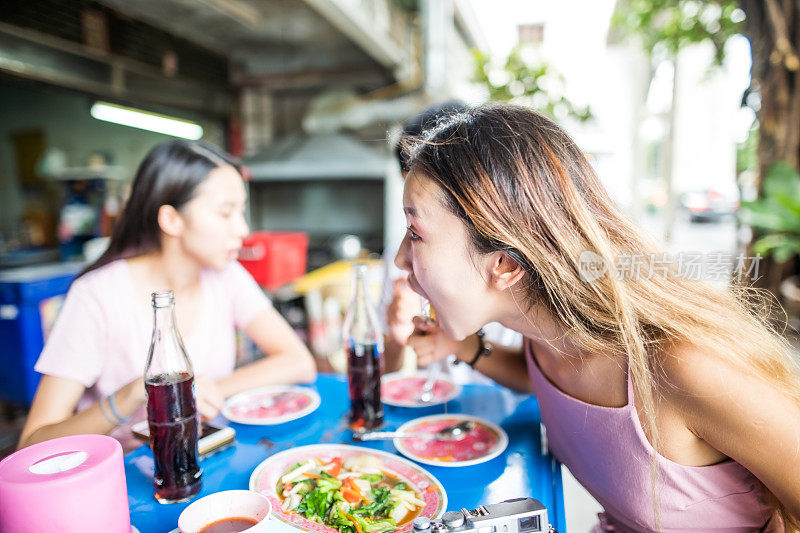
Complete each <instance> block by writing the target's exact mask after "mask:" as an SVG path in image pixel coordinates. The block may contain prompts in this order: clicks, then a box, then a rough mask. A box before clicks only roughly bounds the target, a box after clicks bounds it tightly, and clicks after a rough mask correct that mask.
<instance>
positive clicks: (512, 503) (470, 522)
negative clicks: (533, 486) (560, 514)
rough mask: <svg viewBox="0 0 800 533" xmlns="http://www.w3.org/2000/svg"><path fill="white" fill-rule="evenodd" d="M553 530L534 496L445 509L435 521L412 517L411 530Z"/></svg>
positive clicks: (482, 532) (494, 532)
mask: <svg viewBox="0 0 800 533" xmlns="http://www.w3.org/2000/svg"><path fill="white" fill-rule="evenodd" d="M451 531H474V532H476V533H537V532H544V533H550V532H553V533H555V530H554V529H553V526H551V525H550V522H549V521H548V520H547V509H546V508H545V506H544V505H542V504H541V502H539V501H538V500H534V499H533V498H516V499H513V500H506V501H504V502H501V503H493V504H490V505H481V506H479V507H478V508H477V509H473V510H471V511H468V510H467V509H461V510H460V511H448V512H446V513H444V514H443V515H442V518H440V519H438V520H431V519H430V518H428V517H427V516H418V517H417V518H415V519H414V528H413V532H414V533H450V532H451Z"/></svg>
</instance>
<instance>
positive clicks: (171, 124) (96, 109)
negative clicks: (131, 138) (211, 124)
mask: <svg viewBox="0 0 800 533" xmlns="http://www.w3.org/2000/svg"><path fill="white" fill-rule="evenodd" d="M89 113H90V114H91V115H92V116H93V117H94V118H96V119H97V120H104V121H106V122H113V123H114V124H121V125H123V126H130V127H131V128H139V129H141V130H147V131H154V132H156V133H163V134H164V135H172V136H173V137H181V138H183V139H189V140H192V141H196V140H197V139H199V138H201V137H202V136H203V128H202V127H201V126H200V124H196V123H194V122H190V121H188V120H181V119H177V118H172V117H168V116H166V115H159V114H158V113H151V112H149V111H142V110H140V109H133V108H132V107H124V106H121V105H116V104H109V103H108V102H95V103H94V105H92V109H91V110H90V111H89Z"/></svg>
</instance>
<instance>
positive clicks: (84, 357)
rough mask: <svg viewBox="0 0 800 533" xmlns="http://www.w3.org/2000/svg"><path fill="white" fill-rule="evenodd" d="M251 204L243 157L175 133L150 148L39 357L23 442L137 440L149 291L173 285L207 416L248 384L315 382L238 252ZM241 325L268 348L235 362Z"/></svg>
mask: <svg viewBox="0 0 800 533" xmlns="http://www.w3.org/2000/svg"><path fill="white" fill-rule="evenodd" d="M245 202H246V193H245V188H244V183H243V181H242V176H241V174H240V171H239V167H238V166H237V164H236V163H235V162H234V160H233V159H232V158H231V157H230V156H229V155H227V154H225V153H224V152H222V151H220V150H218V149H217V148H215V147H213V146H211V145H208V144H204V143H192V142H185V141H170V142H166V143H164V144H161V145H159V146H157V147H156V148H154V149H153V150H152V151H151V152H150V153H149V154H148V156H147V157H146V158H145V160H144V161H143V162H142V164H141V166H140V167H139V170H138V171H137V174H136V178H135V179H134V182H133V185H132V188H131V194H130V199H129V200H128V203H127V205H126V208H125V211H124V213H123V214H122V217H121V219H120V220H119V222H118V223H117V225H116V226H115V228H114V233H113V236H112V238H111V243H110V245H109V247H108V250H107V251H106V252H105V253H104V254H103V255H102V256H101V257H100V259H98V260H97V261H96V262H95V263H94V264H92V265H91V266H89V267H88V268H87V269H86V270H85V271H84V272H83V273H82V274H81V275H80V276H79V277H78V278H77V279H76V280H75V281H74V282H73V284H72V286H71V287H70V290H69V292H68V293H67V298H66V300H65V302H64V306H63V308H62V310H61V313H60V314H59V317H58V319H57V321H56V324H55V327H54V328H53V331H52V333H51V335H50V337H49V338H48V341H47V344H46V345H45V348H44V350H43V351H42V354H41V356H40V358H39V361H38V362H37V364H36V370H37V371H39V372H41V373H42V374H43V376H42V379H41V382H40V383H39V388H38V390H37V392H36V396H35V398H34V400H33V405H32V406H31V410H30V413H29V415H28V419H27V422H26V424H25V427H24V428H23V431H22V436H21V438H20V443H19V446H20V447H24V446H28V445H30V444H33V443H35V442H39V441H43V440H47V439H52V438H55V437H60V436H63V435H71V434H78V433H109V434H111V435H113V436H115V437H116V438H118V439H119V440H120V441H121V442H122V443H123V445H124V446H125V448H126V449H131V448H133V447H135V446H136V442H135V440H133V437H132V435H131V433H130V425H132V424H133V423H135V422H137V421H139V420H143V419H144V402H145V389H144V384H143V381H142V374H143V372H144V366H145V360H146V357H147V350H148V346H149V343H150V336H151V333H152V327H153V322H152V321H153V318H152V310H151V308H150V294H151V293H152V292H154V291H155V290H159V289H172V290H173V291H174V293H175V302H176V303H175V314H176V318H177V324H178V327H179V330H180V331H181V334H182V336H183V339H184V343H185V345H186V350H187V353H188V355H189V358H190V359H191V360H192V364H193V367H194V372H195V375H196V377H195V385H196V391H197V398H198V410H199V411H200V413H201V414H202V415H203V416H204V417H205V418H207V419H210V418H213V417H214V416H216V414H217V413H218V412H219V409H220V408H221V406H222V403H223V402H224V400H225V398H227V397H229V396H231V395H233V394H235V393H237V392H240V391H242V390H245V389H248V388H251V387H255V386H261V385H269V384H278V383H292V382H310V381H313V380H314V378H315V376H316V369H315V365H314V361H313V359H312V357H311V355H310V353H309V352H308V350H307V349H306V347H305V345H304V344H303V343H302V341H301V340H300V339H299V338H298V337H297V336H296V335H295V333H294V331H293V330H292V329H291V327H290V326H289V325H288V324H287V322H286V321H285V320H284V319H283V318H282V317H281V316H280V315H279V314H278V313H277V311H276V310H275V309H274V308H273V307H272V305H271V304H270V302H269V300H268V299H267V298H266V296H265V295H264V294H263V292H262V291H261V290H260V289H259V287H258V286H257V285H256V283H255V282H254V280H253V279H252V277H250V275H249V274H248V273H247V272H246V271H245V270H244V269H243V268H242V267H241V266H240V265H239V264H238V263H237V262H236V257H237V253H238V251H239V248H240V247H241V245H242V239H243V238H244V237H245V236H246V235H247V234H248V227H247V222H246V221H245V219H244V210H245ZM236 330H241V331H244V332H245V333H246V334H247V335H248V336H249V337H250V338H251V339H252V340H253V341H254V342H255V344H256V345H257V346H258V347H259V348H260V349H261V350H262V351H263V352H264V353H266V354H267V357H265V358H264V359H262V360H259V361H256V362H254V363H251V364H249V365H247V366H245V367H242V368H239V369H236V370H234V363H235V331H236ZM112 406H113V409H112Z"/></svg>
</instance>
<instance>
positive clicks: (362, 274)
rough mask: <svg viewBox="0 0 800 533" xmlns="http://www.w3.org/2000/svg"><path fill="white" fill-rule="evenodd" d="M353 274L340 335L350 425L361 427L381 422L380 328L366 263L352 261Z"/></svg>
mask: <svg viewBox="0 0 800 533" xmlns="http://www.w3.org/2000/svg"><path fill="white" fill-rule="evenodd" d="M353 276H354V284H353V286H354V290H353V299H352V301H351V302H350V307H349V308H348V309H347V313H346V314H345V318H344V325H343V330H344V334H343V339H344V340H345V343H346V346H345V349H346V351H347V383H348V389H349V393H350V428H351V429H353V430H356V431H363V430H367V429H374V428H377V427H380V426H381V424H383V404H382V403H381V374H382V373H383V332H382V331H381V326H380V322H379V321H378V313H377V312H376V311H375V307H374V306H373V305H372V303H371V302H370V299H369V293H368V290H367V265H366V264H364V263H356V264H355V265H353Z"/></svg>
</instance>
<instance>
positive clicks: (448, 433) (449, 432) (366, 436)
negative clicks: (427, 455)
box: [353, 420, 475, 441]
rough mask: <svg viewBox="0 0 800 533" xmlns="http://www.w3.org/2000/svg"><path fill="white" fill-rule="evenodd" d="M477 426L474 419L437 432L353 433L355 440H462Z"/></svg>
mask: <svg viewBox="0 0 800 533" xmlns="http://www.w3.org/2000/svg"><path fill="white" fill-rule="evenodd" d="M474 427H475V422H474V421H472V420H464V421H462V422H459V423H458V424H453V425H452V426H447V427H446V428H442V429H440V430H439V431H437V432H436V433H400V432H398V431H368V432H364V433H360V432H355V433H353V440H355V441H365V440H387V439H395V438H397V439H408V438H423V439H435V440H441V441H455V440H461V439H463V438H464V437H466V436H467V434H468V433H469V432H470V431H472V429H473V428H474Z"/></svg>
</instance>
